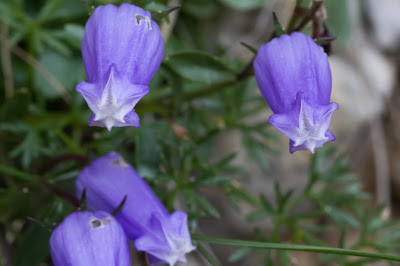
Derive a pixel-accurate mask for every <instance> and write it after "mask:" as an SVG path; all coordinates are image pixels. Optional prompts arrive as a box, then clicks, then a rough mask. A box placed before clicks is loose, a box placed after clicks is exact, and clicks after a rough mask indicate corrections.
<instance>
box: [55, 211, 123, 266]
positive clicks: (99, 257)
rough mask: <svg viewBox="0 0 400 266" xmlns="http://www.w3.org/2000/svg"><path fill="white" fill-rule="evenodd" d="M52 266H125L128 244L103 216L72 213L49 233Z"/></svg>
mask: <svg viewBox="0 0 400 266" xmlns="http://www.w3.org/2000/svg"><path fill="white" fill-rule="evenodd" d="M50 249H51V257H52V259H53V263H54V265H55V266H87V265H93V266H96V265H97V266H100V265H109V266H129V265H130V263H131V259H130V253H129V241H128V238H127V237H126V235H125V232H124V230H123V228H122V227H121V226H120V225H119V223H118V222H117V221H116V220H115V218H114V217H113V216H112V215H110V214H108V213H106V212H104V211H99V212H95V213H91V212H88V211H85V212H74V213H72V214H70V215H69V216H67V217H66V218H65V219H64V221H63V222H62V223H61V224H60V225H59V226H58V227H57V228H56V229H55V230H54V231H53V233H52V235H51V237H50Z"/></svg>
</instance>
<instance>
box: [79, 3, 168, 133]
mask: <svg viewBox="0 0 400 266" xmlns="http://www.w3.org/2000/svg"><path fill="white" fill-rule="evenodd" d="M163 54H164V44H163V39H162V36H161V33H160V30H159V28H158V26H157V24H156V23H155V22H154V21H152V20H151V14H150V12H148V11H145V10H143V9H141V8H139V7H136V6H134V5H130V4H122V5H121V6H120V7H116V6H114V5H107V6H99V7H97V8H96V9H95V11H94V12H93V14H92V15H91V16H90V18H89V20H88V21H87V23H86V26H85V35H84V38H83V41H82V57H83V64H84V66H85V71H86V76H87V80H88V82H81V83H79V84H78V85H77V86H76V90H77V91H78V92H79V93H80V94H81V95H82V96H83V98H84V99H85V101H86V102H87V104H88V106H89V108H90V110H92V115H91V116H90V121H89V126H99V127H107V129H108V130H111V128H112V127H124V126H134V127H139V117H138V115H137V114H136V112H135V111H134V110H133V108H134V107H135V105H136V104H137V103H138V101H139V100H140V99H141V98H142V97H143V96H144V95H146V94H147V93H148V92H149V87H148V84H149V82H150V80H151V79H152V77H153V76H154V74H155V73H156V71H157V69H158V67H159V66H160V64H161V61H162V57H163Z"/></svg>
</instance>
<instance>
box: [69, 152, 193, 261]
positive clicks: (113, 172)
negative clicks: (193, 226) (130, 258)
mask: <svg viewBox="0 0 400 266" xmlns="http://www.w3.org/2000/svg"><path fill="white" fill-rule="evenodd" d="M76 187H77V192H76V194H77V196H78V197H80V196H81V194H82V192H83V190H84V189H85V190H86V202H87V204H88V206H89V208H90V209H92V210H105V211H108V212H112V211H113V210H115V209H116V208H117V207H118V205H119V204H120V203H121V202H122V200H123V198H124V197H125V195H127V199H126V201H125V204H124V205H123V208H122V210H121V211H120V212H119V213H118V214H117V215H116V219H117V220H118V222H119V223H120V224H121V225H122V227H123V228H124V230H125V232H126V234H127V235H128V237H129V238H130V239H132V240H133V241H134V243H135V247H136V249H137V250H140V251H145V252H147V253H148V254H149V258H150V262H151V263H152V264H157V263H162V262H163V263H168V264H169V265H174V264H175V263H176V262H178V261H179V262H186V259H185V254H186V253H188V252H191V251H192V250H194V247H193V246H192V244H191V238H190V234H189V231H188V226H187V215H186V213H184V212H183V211H175V212H174V213H172V214H169V213H168V211H167V210H166V208H165V207H164V205H163V204H162V203H161V202H160V200H159V199H158V198H157V196H156V195H155V194H154V192H153V191H152V190H151V188H150V187H149V186H148V185H147V184H146V182H145V181H144V180H143V179H142V178H141V177H140V176H139V175H138V173H136V171H135V170H134V169H133V168H132V167H131V166H130V165H129V164H128V163H127V162H126V161H125V160H124V159H123V158H122V157H121V156H120V155H119V154H118V153H115V152H111V153H109V154H107V155H105V156H103V157H101V158H99V159H97V160H96V161H94V162H92V164H91V165H89V166H88V167H86V168H85V169H83V170H82V172H81V173H80V174H79V176H78V179H77V181H76Z"/></svg>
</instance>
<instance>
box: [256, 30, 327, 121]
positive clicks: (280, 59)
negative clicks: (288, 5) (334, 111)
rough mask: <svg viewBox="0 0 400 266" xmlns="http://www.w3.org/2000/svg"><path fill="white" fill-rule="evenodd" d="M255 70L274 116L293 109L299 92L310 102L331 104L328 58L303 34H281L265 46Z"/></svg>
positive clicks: (262, 48) (259, 52) (259, 84)
mask: <svg viewBox="0 0 400 266" xmlns="http://www.w3.org/2000/svg"><path fill="white" fill-rule="evenodd" d="M254 70H255V74H256V79H257V83H258V86H259V88H260V90H261V93H262V95H263V96H264V98H265V99H266V100H267V102H268V104H269V105H270V107H271V109H272V111H273V112H274V113H278V114H280V113H284V112H286V111H287V110H288V109H290V108H291V106H292V103H293V102H294V100H295V98H296V94H297V92H298V91H302V92H303V93H304V95H305V98H306V99H307V101H308V102H310V103H319V104H328V103H329V102H330V95H331V85H332V84H331V83H332V81H331V73H330V68H329V62H328V59H327V55H326V54H325V53H324V52H323V50H322V48H321V47H320V46H318V45H317V44H315V42H314V41H313V40H312V39H311V38H310V37H308V36H306V35H304V34H302V33H299V32H294V33H292V34H291V35H282V36H281V37H280V38H275V39H273V40H272V41H270V42H269V43H267V44H265V45H263V46H262V47H261V48H260V49H259V51H258V54H257V57H256V59H255V61H254Z"/></svg>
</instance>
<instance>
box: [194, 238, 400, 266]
mask: <svg viewBox="0 0 400 266" xmlns="http://www.w3.org/2000/svg"><path fill="white" fill-rule="evenodd" d="M192 239H193V240H197V241H204V242H208V243H212V244H219V245H228V246H240V247H249V248H265V249H275V250H293V251H304V252H317V253H329V254H339V255H349V256H355V257H364V258H374V259H383V260H391V261H400V256H396V255H390V254H382V253H371V252H365V251H358V250H351V249H343V248H331V247H318V246H308V245H292V244H278V243H266V242H258V241H244V240H234V239H224V238H216V237H211V236H204V235H198V234H192Z"/></svg>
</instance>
